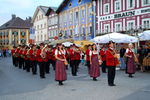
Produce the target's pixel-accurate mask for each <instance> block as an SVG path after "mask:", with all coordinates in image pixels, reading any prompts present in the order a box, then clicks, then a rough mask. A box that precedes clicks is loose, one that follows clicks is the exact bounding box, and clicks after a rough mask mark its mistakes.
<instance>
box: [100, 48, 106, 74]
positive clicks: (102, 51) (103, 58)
mask: <svg viewBox="0 0 150 100" xmlns="http://www.w3.org/2000/svg"><path fill="white" fill-rule="evenodd" d="M105 53H106V50H105V46H102V48H101V50H100V52H99V54H100V56H101V58H102V61H103V63H102V65H101V68H102V72H103V73H106V54H105Z"/></svg>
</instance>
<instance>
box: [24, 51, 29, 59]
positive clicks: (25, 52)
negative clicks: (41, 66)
mask: <svg viewBox="0 0 150 100" xmlns="http://www.w3.org/2000/svg"><path fill="white" fill-rule="evenodd" d="M23 55H24V59H25V60H28V58H27V50H24V52H23Z"/></svg>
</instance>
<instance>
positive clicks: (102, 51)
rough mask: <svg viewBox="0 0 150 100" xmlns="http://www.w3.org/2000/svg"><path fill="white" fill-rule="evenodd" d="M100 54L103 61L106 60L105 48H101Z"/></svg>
mask: <svg viewBox="0 0 150 100" xmlns="http://www.w3.org/2000/svg"><path fill="white" fill-rule="evenodd" d="M99 55H100V56H101V58H102V61H106V54H105V51H104V50H100V52H99Z"/></svg>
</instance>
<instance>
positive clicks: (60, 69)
mask: <svg viewBox="0 0 150 100" xmlns="http://www.w3.org/2000/svg"><path fill="white" fill-rule="evenodd" d="M65 53H66V51H65V50H63V49H62V44H58V47H57V49H56V50H55V58H56V69H55V80H56V81H58V82H59V85H63V81H65V80H67V73H66V65H65V62H66V61H67V60H66V57H65Z"/></svg>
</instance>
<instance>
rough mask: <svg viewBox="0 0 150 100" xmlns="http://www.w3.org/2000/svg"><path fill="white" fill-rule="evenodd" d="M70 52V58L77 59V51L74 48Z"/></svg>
mask: <svg viewBox="0 0 150 100" xmlns="http://www.w3.org/2000/svg"><path fill="white" fill-rule="evenodd" d="M69 54H70V60H76V57H75V53H74V50H73V49H70V50H69Z"/></svg>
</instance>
